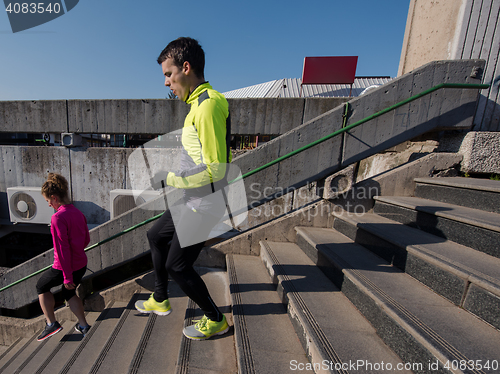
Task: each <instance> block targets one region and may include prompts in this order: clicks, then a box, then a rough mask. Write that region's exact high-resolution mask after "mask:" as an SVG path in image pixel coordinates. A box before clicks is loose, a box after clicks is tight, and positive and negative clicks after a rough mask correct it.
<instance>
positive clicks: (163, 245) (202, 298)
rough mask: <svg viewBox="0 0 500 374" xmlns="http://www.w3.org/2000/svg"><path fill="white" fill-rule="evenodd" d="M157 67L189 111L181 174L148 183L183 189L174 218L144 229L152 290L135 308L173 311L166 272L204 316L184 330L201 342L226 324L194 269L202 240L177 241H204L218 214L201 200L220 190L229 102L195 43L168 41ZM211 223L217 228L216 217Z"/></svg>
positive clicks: (226, 151) (164, 175)
mask: <svg viewBox="0 0 500 374" xmlns="http://www.w3.org/2000/svg"><path fill="white" fill-rule="evenodd" d="M158 63H159V64H160V65H161V68H162V71H163V75H164V76H165V86H167V87H170V89H171V90H172V92H173V93H174V94H175V95H176V96H177V97H178V98H179V99H180V100H182V101H184V102H186V103H187V104H190V105H191V109H190V111H189V113H188V115H187V116H186V119H185V121H184V127H183V131H182V153H181V162H180V170H179V171H177V172H160V173H157V174H156V175H155V176H154V178H152V180H151V182H152V186H153V188H155V189H158V188H161V187H164V186H165V185H169V186H173V187H176V188H180V189H183V190H184V198H183V200H182V201H181V203H180V204H179V205H178V206H180V209H181V210H180V212H181V213H180V214H179V215H178V216H177V217H176V219H175V220H174V218H173V213H172V209H173V208H172V207H171V209H169V210H167V211H166V212H165V213H164V214H163V215H162V216H161V217H160V218H159V219H158V220H157V221H156V223H155V224H154V226H153V227H152V228H151V229H150V230H149V231H148V240H149V244H150V247H151V256H152V259H153V268H154V275H155V290H154V293H153V294H152V295H151V297H150V298H149V299H148V300H147V301H138V302H137V303H136V309H137V310H139V311H141V312H143V313H156V314H158V315H168V314H169V313H170V312H171V307H170V303H169V301H168V292H167V282H168V275H169V274H170V276H171V277H172V278H173V279H174V280H175V281H176V282H177V283H178V284H179V286H180V287H181V289H182V290H183V291H184V292H185V293H186V295H187V296H188V297H190V298H191V299H192V300H193V301H194V302H196V304H198V306H199V307H200V308H201V309H202V310H203V312H204V316H203V318H202V319H201V320H200V321H198V322H197V323H196V324H194V325H192V326H188V327H186V328H185V329H184V335H185V336H186V337H188V338H190V339H193V340H203V339H208V338H210V337H211V336H214V335H221V334H224V333H226V332H227V331H228V330H229V326H228V324H227V321H226V318H225V316H224V314H223V313H221V312H220V311H219V309H218V307H217V306H216V305H215V303H214V301H213V300H212V298H211V296H210V294H209V292H208V289H207V287H206V285H205V283H204V282H203V280H202V279H201V277H200V276H199V275H198V273H197V272H196V271H195V270H194V268H193V263H194V261H195V260H196V258H197V257H198V255H199V253H200V251H201V249H202V248H203V245H204V241H203V242H200V243H194V244H190V245H187V246H185V245H182V242H181V241H180V239H179V238H180V237H181V232H183V231H184V232H186V230H187V232H193V233H194V232H196V233H197V234H199V233H200V231H202V232H204V231H206V232H205V233H203V235H205V234H206V238H208V234H209V231H210V230H211V228H212V226H211V225H210V224H208V225H207V220H208V221H210V220H211V219H210V217H211V215H215V216H217V215H218V214H220V209H221V207H220V206H216V207H214V206H213V204H211V203H210V201H209V199H206V198H205V197H206V196H208V195H210V194H211V193H213V192H214V191H216V190H219V189H220V188H221V187H223V186H224V183H225V174H226V165H227V164H228V163H229V162H231V152H230V149H229V140H230V125H229V110H228V103H227V100H226V99H225V98H224V96H223V95H221V94H220V93H219V92H217V91H215V90H214V89H212V87H211V85H210V84H209V83H208V82H206V81H205V78H204V67H205V54H204V52H203V49H202V48H201V46H200V45H199V44H198V42H197V41H196V40H194V39H191V38H179V39H176V40H174V41H172V42H170V43H169V44H168V45H167V47H166V48H165V49H164V50H163V51H162V53H161V54H160V56H159V57H158ZM207 200H208V201H207ZM222 208H223V207H222ZM214 209H215V210H218V211H217V212H214ZM174 221H175V222H174ZM212 221H213V222H214V224H215V223H216V222H217V219H212ZM184 234H185V233H184Z"/></svg>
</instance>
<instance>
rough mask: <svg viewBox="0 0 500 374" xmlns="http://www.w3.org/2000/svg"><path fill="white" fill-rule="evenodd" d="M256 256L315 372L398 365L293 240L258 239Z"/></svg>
mask: <svg viewBox="0 0 500 374" xmlns="http://www.w3.org/2000/svg"><path fill="white" fill-rule="evenodd" d="M261 257H262V260H263V261H264V264H265V265H266V267H267V270H268V272H269V273H270V275H271V277H272V279H273V281H274V282H275V283H277V284H278V290H279V292H280V293H281V298H282V300H283V301H284V302H286V303H287V307H288V314H289V316H290V319H291V321H292V324H293V325H294V327H295V330H296V333H297V336H298V337H299V339H301V341H302V345H303V347H304V348H305V350H306V353H307V355H308V357H309V360H310V362H311V364H312V365H313V368H315V371H316V372H322V373H323V372H325V373H337V372H341V373H347V372H354V371H355V372H357V373H375V372H384V370H385V369H384V370H382V367H381V365H382V363H383V364H384V365H386V366H385V368H387V367H388V366H389V365H390V367H391V368H392V369H393V370H394V369H396V368H397V367H399V368H401V369H404V363H403V362H402V361H401V360H400V358H399V357H398V356H397V355H396V354H395V353H394V352H393V351H391V349H389V347H388V346H387V345H386V344H385V343H384V342H383V341H382V340H381V339H380V337H379V336H378V335H377V332H376V330H375V329H374V328H373V326H371V325H370V324H369V323H368V321H367V320H366V319H365V317H363V315H362V314H361V313H360V312H359V310H357V309H356V308H355V306H354V305H353V304H352V303H351V302H350V301H349V300H348V299H347V298H346V296H345V295H344V294H343V293H342V292H340V290H339V289H338V288H337V287H336V286H335V285H334V284H333V283H332V282H331V281H330V280H329V279H328V278H327V277H326V276H325V275H324V274H323V273H322V272H321V270H320V269H319V267H318V266H316V264H315V263H314V262H313V261H312V260H311V259H310V258H308V257H307V256H306V255H305V253H304V252H303V251H302V250H301V249H300V248H299V247H298V246H297V245H296V244H294V243H276V242H268V241H263V242H261ZM325 364H326V367H325V366H324V365H325ZM370 365H371V366H370ZM292 369H293V368H292ZM335 369H337V370H335ZM306 370H307V368H306ZM309 370H311V369H309ZM281 372H283V371H281ZM398 372H402V373H404V372H406V373H410V372H411V370H407V371H405V370H401V371H398Z"/></svg>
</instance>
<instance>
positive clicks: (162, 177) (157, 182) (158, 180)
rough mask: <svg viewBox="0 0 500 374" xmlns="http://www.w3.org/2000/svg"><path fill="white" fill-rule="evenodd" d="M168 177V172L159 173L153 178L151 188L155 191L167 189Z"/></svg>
mask: <svg viewBox="0 0 500 374" xmlns="http://www.w3.org/2000/svg"><path fill="white" fill-rule="evenodd" d="M167 175H168V171H164V170H162V171H159V172H157V173H156V174H155V175H154V177H153V178H151V187H153V190H159V189H160V188H165V187H167Z"/></svg>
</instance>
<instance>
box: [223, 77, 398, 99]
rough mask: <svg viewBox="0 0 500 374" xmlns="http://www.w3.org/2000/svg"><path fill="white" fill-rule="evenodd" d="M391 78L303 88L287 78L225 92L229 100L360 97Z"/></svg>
mask: <svg viewBox="0 0 500 374" xmlns="http://www.w3.org/2000/svg"><path fill="white" fill-rule="evenodd" d="M391 80H392V78H390V77H356V79H355V80H354V83H353V85H352V91H351V86H350V85H348V84H310V85H309V84H308V85H304V86H302V91H301V86H300V84H301V81H302V80H301V79H300V78H286V79H280V80H277V81H272V82H267V83H262V84H257V85H254V86H250V87H246V88H240V89H239V90H234V91H229V92H225V93H224V95H225V96H226V97H227V98H246V97H254V98H256V97H284V98H293V97H348V96H349V92H350V91H351V96H352V97H356V96H359V95H360V94H361V93H362V92H363V91H364V90H365V89H366V88H368V87H370V86H374V85H383V84H386V83H387V82H389V81H391Z"/></svg>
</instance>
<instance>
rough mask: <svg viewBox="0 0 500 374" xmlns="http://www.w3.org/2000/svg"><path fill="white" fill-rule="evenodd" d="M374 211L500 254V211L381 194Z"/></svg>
mask: <svg viewBox="0 0 500 374" xmlns="http://www.w3.org/2000/svg"><path fill="white" fill-rule="evenodd" d="M375 200H376V203H375V207H374V212H375V213H377V214H379V215H381V216H384V217H386V218H389V219H392V220H394V221H397V222H401V223H404V224H405V225H409V226H412V227H416V228H418V229H420V230H423V231H425V232H428V233H431V234H433V235H436V236H439V237H442V238H446V239H448V240H451V241H454V242H456V243H459V244H462V245H465V246H467V247H470V248H473V249H476V250H478V251H481V252H484V253H487V254H489V255H491V256H495V257H499V258H500V247H499V246H498V243H500V215H499V214H496V213H491V212H484V211H482V210H478V209H472V208H467V207H461V206H458V205H453V204H447V203H441V202H436V201H433V200H427V199H421V198H418V197H403V196H377V197H375Z"/></svg>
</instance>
